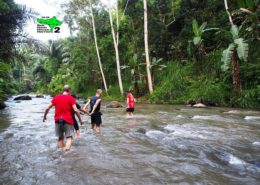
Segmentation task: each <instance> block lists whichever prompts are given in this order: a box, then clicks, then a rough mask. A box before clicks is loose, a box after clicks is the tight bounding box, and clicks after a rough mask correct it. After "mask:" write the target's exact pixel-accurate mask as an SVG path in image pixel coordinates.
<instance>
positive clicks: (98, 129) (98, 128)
mask: <svg viewBox="0 0 260 185" xmlns="http://www.w3.org/2000/svg"><path fill="white" fill-rule="evenodd" d="M95 130H96V133H100V126H97V125H96V128H95Z"/></svg>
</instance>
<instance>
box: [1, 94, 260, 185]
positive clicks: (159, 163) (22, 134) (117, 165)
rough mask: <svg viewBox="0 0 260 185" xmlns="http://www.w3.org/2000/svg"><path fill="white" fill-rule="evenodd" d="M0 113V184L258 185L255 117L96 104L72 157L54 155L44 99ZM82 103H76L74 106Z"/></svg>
mask: <svg viewBox="0 0 260 185" xmlns="http://www.w3.org/2000/svg"><path fill="white" fill-rule="evenodd" d="M12 99H13V98H10V99H9V100H8V101H7V102H6V104H7V106H8V107H7V108H5V109H3V110H0V165H1V168H0V184H2V185H4V184H6V185H12V184H21V185H27V184H36V185H45V184H46V185H47V184H50V185H52V184H57V185H67V184H77V185H85V184H90V185H95V184H111V185H117V184H118V185H123V184H135V185H150V184H151V185H154V184H180V185H189V184H196V185H202V184H203V185H204V184H213V185H224V184H231V185H240V184H241V185H244V184H245V185H257V184H260V129H259V128H260V112H259V111H254V110H243V109H231V108H191V107H185V106H172V105H137V106H136V108H135V113H134V116H133V117H132V118H126V116H125V110H124V108H119V109H109V108H105V104H106V103H103V104H102V105H103V106H102V108H101V109H102V113H103V116H102V119H103V124H102V128H101V134H95V133H94V132H93V131H92V130H91V129H90V128H89V126H90V124H89V123H90V118H89V117H88V116H82V118H83V120H84V122H85V124H84V125H83V126H80V131H81V135H80V137H76V138H75V139H74V142H73V146H72V150H71V151H69V152H65V151H63V150H62V149H57V148H56V137H55V133H54V122H53V113H54V109H52V110H51V111H50V113H49V115H48V120H47V121H46V122H44V123H43V122H42V118H43V113H44V109H45V108H46V106H47V105H48V103H49V102H50V101H51V97H49V96H45V98H33V99H32V100H29V101H20V102H15V101H13V100H12ZM80 103H81V104H82V102H80Z"/></svg>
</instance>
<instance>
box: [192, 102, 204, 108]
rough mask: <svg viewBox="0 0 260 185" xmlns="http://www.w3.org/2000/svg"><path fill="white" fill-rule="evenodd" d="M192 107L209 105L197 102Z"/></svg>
mask: <svg viewBox="0 0 260 185" xmlns="http://www.w3.org/2000/svg"><path fill="white" fill-rule="evenodd" d="M192 107H196V108H204V107H207V106H206V105H204V104H203V103H196V104H195V105H193V106H192Z"/></svg>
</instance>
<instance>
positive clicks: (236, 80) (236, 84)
mask: <svg viewBox="0 0 260 185" xmlns="http://www.w3.org/2000/svg"><path fill="white" fill-rule="evenodd" d="M231 65H232V80H233V91H234V93H235V94H239V93H240V92H241V90H242V85H241V80H240V70H239V61H238V55H237V50H236V49H235V50H234V51H233V55H232V59H231Z"/></svg>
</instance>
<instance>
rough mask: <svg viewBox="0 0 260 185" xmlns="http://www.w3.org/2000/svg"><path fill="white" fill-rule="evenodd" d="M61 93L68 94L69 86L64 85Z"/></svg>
mask: <svg viewBox="0 0 260 185" xmlns="http://www.w3.org/2000/svg"><path fill="white" fill-rule="evenodd" d="M63 91H64V92H67V93H69V92H70V86H69V85H64V87H63Z"/></svg>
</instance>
